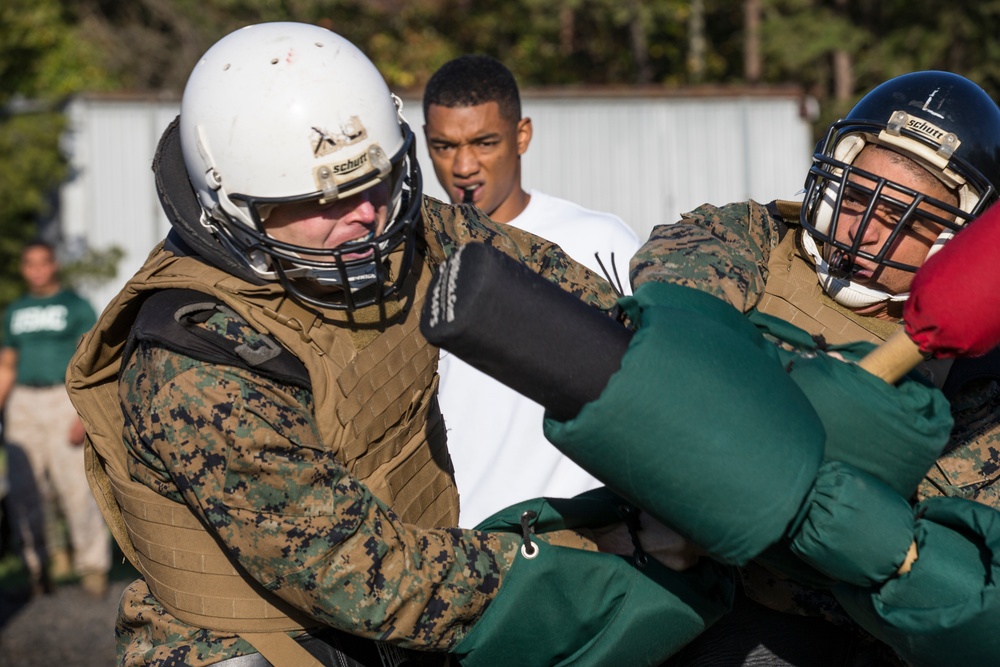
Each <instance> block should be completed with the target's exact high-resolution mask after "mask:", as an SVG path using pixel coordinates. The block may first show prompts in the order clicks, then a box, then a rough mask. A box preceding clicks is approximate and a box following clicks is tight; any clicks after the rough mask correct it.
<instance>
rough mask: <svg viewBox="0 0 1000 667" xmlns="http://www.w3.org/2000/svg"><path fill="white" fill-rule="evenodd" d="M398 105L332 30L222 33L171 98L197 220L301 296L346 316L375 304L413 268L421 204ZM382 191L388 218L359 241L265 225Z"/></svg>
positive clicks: (259, 28) (273, 28) (263, 28)
mask: <svg viewBox="0 0 1000 667" xmlns="http://www.w3.org/2000/svg"><path fill="white" fill-rule="evenodd" d="M400 107H401V103H400V101H399V99H398V98H397V97H395V96H394V95H392V94H391V93H390V92H389V90H388V88H387V87H386V85H385V82H384V80H383V79H382V77H381V75H380V74H379V73H378V71H377V70H376V69H375V67H374V65H373V64H372V63H371V62H370V61H369V60H368V59H367V57H365V56H364V54H362V53H361V52H360V51H359V50H358V49H357V48H356V47H355V46H354V45H353V44H351V43H350V42H348V41H347V40H345V39H344V38H342V37H340V36H339V35H336V34H334V33H332V32H329V31H328V30H325V29H323V28H319V27H317V26H311V25H305V24H296V23H270V24H261V25H256V26H251V27H249V28H244V29H242V30H238V31H236V32H234V33H231V34H230V35H228V36H227V37H225V38H223V39H222V40H220V42H218V43H216V45H215V46H213V47H212V48H211V49H209V51H208V52H207V53H206V54H205V55H204V56H203V57H202V59H201V61H200V62H199V63H198V65H197V66H196V67H195V69H194V71H193V72H192V74H191V77H190V78H189V80H188V84H187V87H186V88H185V91H184V98H183V101H182V104H181V116H180V139H181V149H182V152H183V156H184V162H185V166H186V168H187V172H188V176H189V179H190V180H191V183H192V185H193V186H194V189H195V191H196V193H197V195H198V199H199V202H200V204H201V207H202V211H203V213H202V220H201V225H202V226H203V227H204V228H205V229H206V230H207V231H208V233H210V234H212V235H213V236H215V238H216V239H218V241H219V242H220V244H221V248H222V249H223V251H224V252H225V253H227V254H229V255H232V256H233V257H235V258H236V259H237V260H238V261H240V262H242V263H243V264H245V265H246V266H248V267H249V268H250V269H252V270H253V271H254V272H255V274H256V275H257V276H259V277H260V278H262V279H264V280H268V281H275V282H278V283H280V284H281V285H282V286H283V287H284V289H286V290H287V291H288V292H290V293H291V294H292V295H294V296H295V297H296V298H297V299H299V300H301V301H304V302H306V303H309V304H312V305H315V306H318V307H321V308H332V309H344V310H351V309H355V308H360V307H364V306H367V305H371V304H373V303H379V302H381V301H383V300H384V299H386V298H387V297H389V296H391V295H392V294H394V293H396V292H398V290H399V289H400V286H401V284H402V282H403V280H404V279H405V277H406V275H407V274H408V272H409V267H410V264H411V262H412V259H413V255H414V243H415V240H414V231H415V227H416V225H417V222H418V220H419V216H420V206H421V185H422V183H421V178H420V172H419V168H418V166H417V161H416V153H415V142H414V136H413V132H412V131H411V130H410V128H409V127H408V126H407V124H406V123H405V121H404V120H403V118H402V116H401V114H400ZM378 187H383V188H385V189H386V190H387V191H388V193H389V200H388V206H387V219H386V220H385V222H384V224H383V225H382V227H381V229H375V230H374V232H373V233H370V234H369V235H368V236H367V237H365V238H359V239H354V240H350V241H348V242H345V243H342V244H340V245H339V246H337V247H334V248H328V247H312V246H309V245H296V244H295V243H292V242H289V241H288V240H287V239H286V240H279V239H278V238H275V235H273V234H270V233H268V231H267V228H268V226H267V218H268V216H269V215H270V214H271V213H272V212H273V211H274V210H276V208H277V207H282V206H286V205H290V204H308V203H310V202H315V203H317V205H333V204H334V203H335V202H341V201H345V200H350V198H352V197H354V196H355V195H359V194H360V193H365V192H368V191H370V190H371V189H372V188H378ZM293 224H294V223H293ZM317 245H321V244H317Z"/></svg>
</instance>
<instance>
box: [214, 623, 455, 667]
mask: <svg viewBox="0 0 1000 667" xmlns="http://www.w3.org/2000/svg"><path fill="white" fill-rule="evenodd" d="M295 641H297V642H298V643H299V644H301V645H302V647H303V648H304V649H306V650H307V651H309V653H311V654H312V655H313V657H314V658H316V659H317V660H318V661H319V662H321V663H322V664H323V665H328V666H329V667H446V665H448V664H450V663H449V656H448V654H447V653H429V652H428V653H424V652H417V651H407V650H404V649H401V648H398V647H396V646H393V645H392V644H387V643H385V642H377V641H374V640H371V639H364V638H362V637H356V636H354V635H350V634H347V633H344V632H339V631H337V630H334V629H332V628H329V629H324V630H317V631H313V632H312V633H307V634H304V635H302V636H300V637H296V638H295ZM214 667H273V666H272V665H271V663H270V662H268V660H267V658H265V657H264V656H262V655H261V654H260V653H250V654H248V655H240V656H237V657H235V658H229V659H227V660H223V661H222V662H217V663H215V665H214Z"/></svg>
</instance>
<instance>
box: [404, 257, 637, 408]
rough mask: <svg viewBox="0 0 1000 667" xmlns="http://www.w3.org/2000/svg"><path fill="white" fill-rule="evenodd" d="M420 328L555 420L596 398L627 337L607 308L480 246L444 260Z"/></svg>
mask: <svg viewBox="0 0 1000 667" xmlns="http://www.w3.org/2000/svg"><path fill="white" fill-rule="evenodd" d="M420 330H421V332H422V333H423V334H424V337H425V338H426V339H427V340H428V341H429V342H430V343H431V344H433V345H437V346H438V347H440V348H441V349H443V350H446V351H448V352H450V353H451V354H454V355H455V356H457V357H458V358H459V359H461V360H463V361H465V362H466V363H468V364H469V365H471V366H473V367H475V368H477V369H478V370H480V371H482V372H483V373H486V374H487V375H489V376H491V377H493V378H495V379H497V380H499V381H500V382H502V383H504V384H505V385H507V386H508V387H510V388H511V389H513V390H515V391H517V392H518V393H520V394H523V395H525V396H527V397H528V398H530V399H532V400H534V401H536V402H537V403H540V404H541V405H542V406H544V407H545V408H546V409H547V410H548V411H549V412H550V413H551V416H552V417H555V418H556V419H558V420H560V421H566V420H568V419H572V418H573V417H575V416H576V415H577V413H579V411H580V408H582V407H583V406H584V405H585V404H586V403H589V402H590V401H592V400H594V399H596V398H597V397H598V396H600V394H601V391H602V390H603V389H604V387H605V385H607V383H608V380H609V379H610V378H611V376H612V375H613V374H614V373H615V372H616V371H617V370H618V368H619V367H620V365H621V359H622V356H623V355H624V354H625V350H626V349H627V348H628V345H629V341H630V340H631V338H632V332H631V331H630V330H629V329H627V328H626V327H625V326H623V325H622V324H621V323H620V322H617V321H615V320H614V319H612V318H611V317H609V316H608V314H607V313H605V312H602V311H601V310H598V309H597V308H594V307H591V306H588V305H587V304H585V303H584V302H582V301H580V300H579V299H577V298H576V297H575V296H573V295H572V294H570V293H569V292H566V291H564V290H562V289H560V288H559V287H558V286H557V285H555V284H553V283H551V282H549V281H548V280H546V279H545V278H543V277H541V276H540V275H538V274H536V273H534V272H532V271H531V270H530V269H529V268H528V267H526V266H524V265H523V264H520V263H518V262H517V261H516V260H514V259H512V258H510V257H508V256H507V255H504V254H502V253H500V252H499V251H497V250H494V249H493V248H490V247H489V246H486V245H483V244H481V243H470V244H468V245H465V246H462V247H461V248H459V249H458V251H457V252H455V254H454V255H452V256H451V257H450V258H448V260H447V261H445V263H444V264H442V265H441V268H440V269H439V271H438V273H437V275H436V276H434V279H433V281H432V282H431V285H430V288H429V290H428V294H427V299H426V300H425V303H424V309H423V313H422V314H421V319H420Z"/></svg>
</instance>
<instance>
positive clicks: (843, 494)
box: [789, 461, 914, 586]
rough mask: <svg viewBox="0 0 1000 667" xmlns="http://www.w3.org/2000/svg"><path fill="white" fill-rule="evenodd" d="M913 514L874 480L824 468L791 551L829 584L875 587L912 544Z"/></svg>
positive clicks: (834, 465)
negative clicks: (827, 578)
mask: <svg viewBox="0 0 1000 667" xmlns="http://www.w3.org/2000/svg"><path fill="white" fill-rule="evenodd" d="M913 521H914V515H913V508H912V507H910V504H909V502H907V501H906V500H905V499H904V498H903V497H902V496H900V495H899V494H898V493H896V492H895V491H893V490H892V489H891V488H889V486H888V485H887V484H885V483H884V482H882V481H881V480H880V479H878V478H877V477H875V476H874V475H869V474H868V473H866V472H864V471H861V470H858V469H856V468H854V467H852V466H850V465H848V464H846V463H840V462H836V461H833V462H828V463H824V464H823V466H822V467H821V468H820V471H819V474H818V475H817V476H816V484H815V486H814V489H813V493H812V494H811V496H810V498H809V499H808V500H807V501H806V505H805V511H804V512H803V516H802V518H801V521H799V522H798V525H796V526H795V527H793V529H792V530H791V531H790V535H789V536H790V538H791V543H790V547H791V550H792V551H793V552H794V553H795V554H796V555H798V556H799V558H801V559H802V560H803V561H804V562H805V563H807V564H808V565H811V566H812V567H814V568H816V569H817V570H819V571H820V572H822V573H823V574H825V575H827V576H829V577H831V578H832V579H834V580H837V581H840V582H845V583H850V584H854V585H857V586H874V585H879V584H881V583H883V582H885V581H887V580H888V579H889V578H891V577H892V576H893V575H895V574H896V571H897V570H898V569H899V566H900V565H902V564H903V561H904V560H905V559H906V554H907V551H908V550H909V548H910V545H911V544H912V543H913Z"/></svg>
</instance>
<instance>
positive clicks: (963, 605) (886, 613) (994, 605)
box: [833, 498, 1000, 667]
mask: <svg viewBox="0 0 1000 667" xmlns="http://www.w3.org/2000/svg"><path fill="white" fill-rule="evenodd" d="M916 512H917V516H918V517H919V518H918V519H917V521H916V530H915V534H916V538H917V550H918V558H917V560H916V562H915V563H914V564H913V567H912V569H911V570H910V571H909V572H908V573H906V574H903V575H901V576H899V577H895V578H893V579H891V580H889V581H888V582H887V583H886V584H884V585H883V586H882V587H881V588H859V587H853V586H846V585H844V586H837V587H835V588H834V589H833V591H834V594H835V595H836V597H837V600H838V601H839V602H840V604H841V605H842V606H843V607H844V609H845V610H846V611H847V612H848V613H849V614H850V615H851V617H852V618H854V620H856V621H857V622H858V623H859V624H860V625H861V626H862V627H864V628H865V629H866V630H867V631H868V632H870V633H871V634H872V635H874V636H875V637H877V638H879V639H880V640H882V641H884V642H886V643H887V644H889V646H891V647H892V648H893V649H894V650H895V651H896V652H897V653H898V654H899V655H900V656H901V657H902V658H903V659H904V660H906V661H907V663H908V664H910V665H913V666H914V667H923V666H925V665H928V666H929V665H977V666H978V665H995V664H997V663H998V661H1000V632H998V631H997V629H998V628H1000V588H998V584H1000V512H997V511H996V510H994V509H992V508H990V507H986V506H985V505H980V504H979V503H976V502H973V501H970V500H965V499H962V498H931V499H929V500H926V501H924V502H922V503H920V504H918V505H917V506H916Z"/></svg>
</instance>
